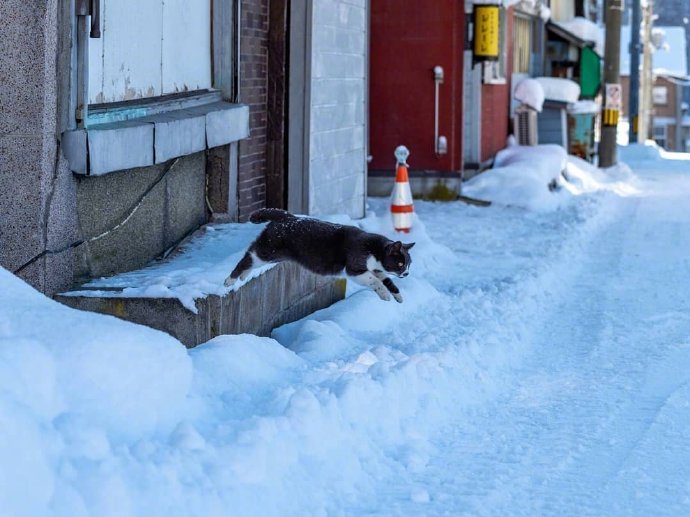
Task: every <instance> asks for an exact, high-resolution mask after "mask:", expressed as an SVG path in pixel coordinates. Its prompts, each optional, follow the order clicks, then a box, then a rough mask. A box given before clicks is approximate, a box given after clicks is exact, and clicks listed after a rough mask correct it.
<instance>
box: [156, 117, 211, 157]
mask: <svg viewBox="0 0 690 517" xmlns="http://www.w3.org/2000/svg"><path fill="white" fill-rule="evenodd" d="M147 118H148V119H150V120H152V121H153V122H154V125H155V132H154V149H155V163H163V162H166V161H168V160H171V159H172V158H177V157H178V156H186V155H188V154H192V153H196V152H199V151H203V150H205V149H206V117H202V116H198V117H178V116H174V115H170V114H162V115H156V116H154V117H147Z"/></svg>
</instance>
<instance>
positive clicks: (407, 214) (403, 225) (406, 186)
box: [391, 145, 414, 233]
mask: <svg viewBox="0 0 690 517" xmlns="http://www.w3.org/2000/svg"><path fill="white" fill-rule="evenodd" d="M409 155H410V151H408V149H407V147H405V146H404V145H401V146H398V147H397V148H396V149H395V158H396V160H397V163H398V167H397V171H396V173H395V184H394V185H393V194H392V196H391V215H392V216H393V227H394V228H395V231H397V232H403V233H408V232H409V231H410V229H411V228H412V214H413V213H414V205H413V204H412V190H411V189H410V179H409V177H408V174H407V157H408V156H409Z"/></svg>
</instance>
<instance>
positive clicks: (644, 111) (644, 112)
mask: <svg viewBox="0 0 690 517" xmlns="http://www.w3.org/2000/svg"><path fill="white" fill-rule="evenodd" d="M652 22H653V0H647V5H646V6H645V8H644V17H643V22H642V26H643V27H644V29H643V31H642V32H643V38H642V94H641V100H640V116H639V118H638V133H637V136H638V139H640V140H641V141H642V142H644V141H645V140H647V139H648V138H649V123H650V117H651V109H652V82H653V81H654V78H653V76H652Z"/></svg>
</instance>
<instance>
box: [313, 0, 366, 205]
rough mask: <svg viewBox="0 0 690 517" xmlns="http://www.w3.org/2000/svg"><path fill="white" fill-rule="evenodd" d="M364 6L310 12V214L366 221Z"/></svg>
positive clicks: (354, 0) (356, 2) (339, 0)
mask: <svg viewBox="0 0 690 517" xmlns="http://www.w3.org/2000/svg"><path fill="white" fill-rule="evenodd" d="M367 25H368V23H367V2H366V0H318V1H316V2H314V8H313V33H312V68H311V70H312V77H311V119H310V132H311V134H310V175H309V212H310V213H311V214H315V215H318V214H325V213H334V212H338V213H345V214H349V215H350V216H352V217H362V216H363V215H364V201H365V200H364V197H365V185H366V75H367V58H366V56H367Z"/></svg>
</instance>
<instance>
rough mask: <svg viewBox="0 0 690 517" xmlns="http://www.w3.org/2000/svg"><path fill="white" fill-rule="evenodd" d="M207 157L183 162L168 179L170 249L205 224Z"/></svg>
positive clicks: (166, 224) (193, 156) (166, 216)
mask: <svg viewBox="0 0 690 517" xmlns="http://www.w3.org/2000/svg"><path fill="white" fill-rule="evenodd" d="M205 189H206V158H205V155H204V153H196V154H191V155H189V156H185V157H183V158H180V159H179V160H178V162H177V163H176V164H175V165H174V166H173V167H172V168H171V169H170V171H169V172H168V174H167V176H166V178H165V198H166V200H165V204H164V209H165V212H164V214H163V216H164V229H165V233H164V236H163V239H164V241H163V245H164V247H165V248H169V247H171V246H173V245H175V244H177V243H178V242H179V241H180V240H181V239H183V238H184V237H185V236H186V235H188V234H189V233H191V232H192V231H193V230H195V229H197V228H198V227H199V226H201V225H202V224H204V223H205V222H206V202H205V199H204V192H205Z"/></svg>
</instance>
